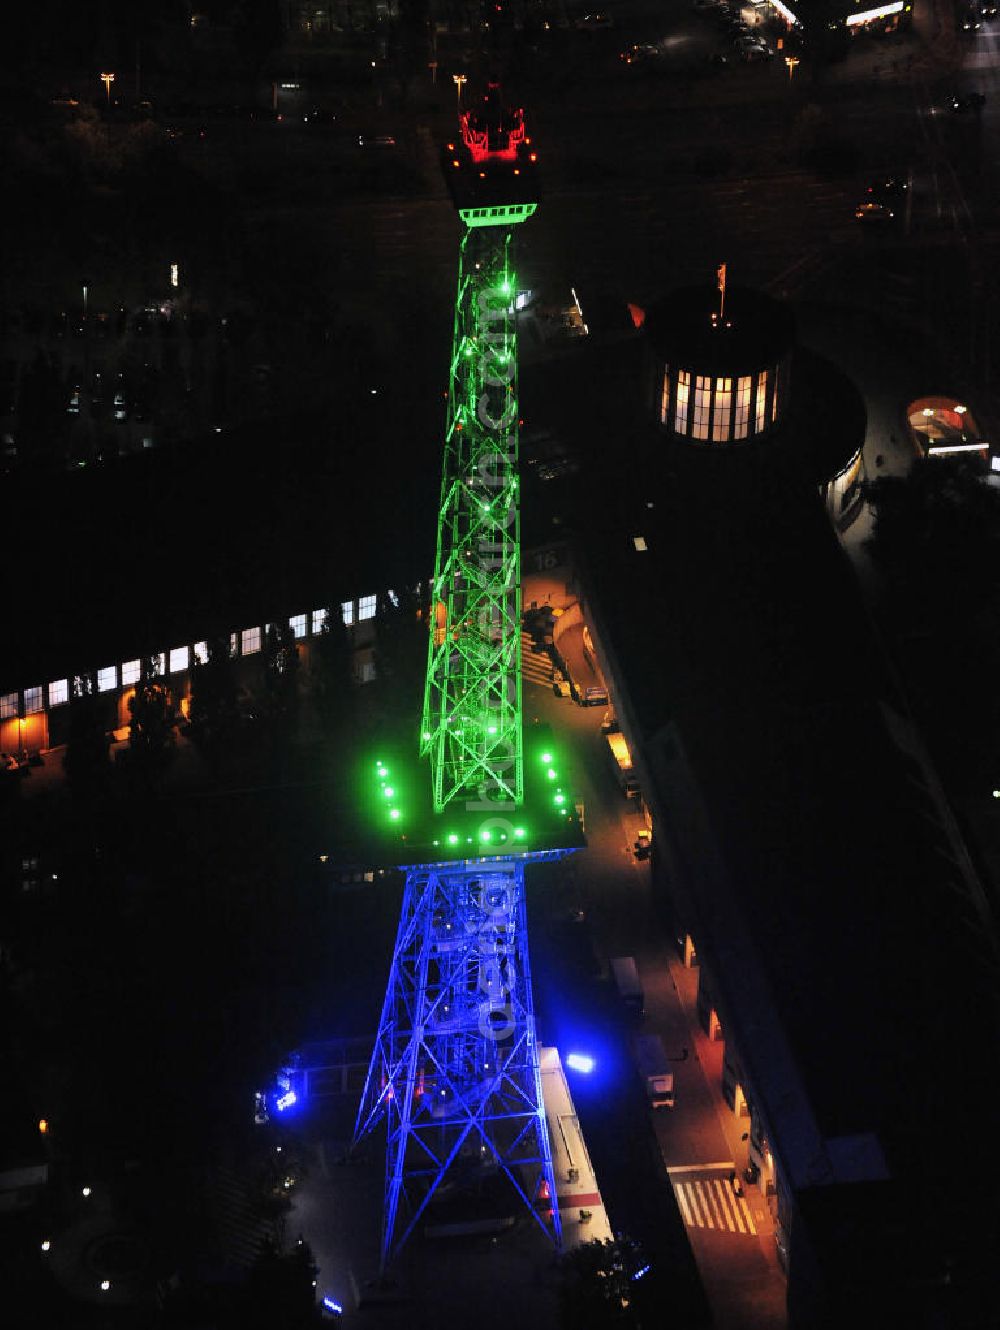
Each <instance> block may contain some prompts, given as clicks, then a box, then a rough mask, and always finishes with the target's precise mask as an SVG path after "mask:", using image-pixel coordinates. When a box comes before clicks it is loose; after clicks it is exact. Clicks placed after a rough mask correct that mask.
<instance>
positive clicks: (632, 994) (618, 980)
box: [611, 956, 646, 1019]
mask: <svg viewBox="0 0 1000 1330" xmlns="http://www.w3.org/2000/svg"><path fill="white" fill-rule="evenodd" d="M611 974H612V977H613V979H614V981H615V988H617V990H618V996H619V997H620V998H621V1000H622V1004H623V1005H624V1006H625V1007H626V1008H627V1009H628V1010H629V1011H630V1012H631V1013H632V1015H633V1016H634V1017H636V1019H639V1018H640V1017H641V1016H642V1013H643V1011H644V1010H645V1007H646V995H645V993H644V992H643V991H642V980H641V979H640V978H639V970H638V967H637V966H636V963H635V957H634V956H615V957H613V958H612V961H611Z"/></svg>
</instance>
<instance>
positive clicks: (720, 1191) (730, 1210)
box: [671, 1175, 757, 1237]
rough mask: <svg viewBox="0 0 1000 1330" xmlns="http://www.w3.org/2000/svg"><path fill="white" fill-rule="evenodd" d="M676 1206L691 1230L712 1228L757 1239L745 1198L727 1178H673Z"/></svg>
mask: <svg viewBox="0 0 1000 1330" xmlns="http://www.w3.org/2000/svg"><path fill="white" fill-rule="evenodd" d="M671 1182H672V1183H673V1188H674V1195H675V1196H676V1197H677V1205H678V1207H679V1208H680V1212H681V1214H682V1215H683V1217H684V1223H685V1224H686V1225H687V1226H688V1228H713V1229H716V1230H717V1231H721V1232H726V1231H728V1232H730V1233H745V1234H747V1235H749V1236H753V1237H756V1236H757V1229H756V1226H755V1224H754V1222H753V1215H752V1214H751V1213H750V1206H749V1205H748V1204H747V1199H746V1197H745V1196H737V1195H736V1193H735V1192H734V1191H733V1187H732V1184H731V1183H730V1181H729V1177H728V1175H726V1176H725V1177H705V1178H685V1179H684V1180H683V1181H681V1180H680V1179H678V1178H671Z"/></svg>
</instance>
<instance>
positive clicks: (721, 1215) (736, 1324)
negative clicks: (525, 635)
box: [524, 570, 785, 1330]
mask: <svg viewBox="0 0 1000 1330" xmlns="http://www.w3.org/2000/svg"><path fill="white" fill-rule="evenodd" d="M543 590H545V591H548V593H549V595H548V596H547V597H545V598H547V599H549V600H550V603H554V604H559V603H560V598H563V599H566V596H565V592H564V591H563V590H562V588H561V586H560V577H559V570H549V571H547V572H546V573H545V574H544V575H530V574H529V575H528V577H526V579H525V584H524V595H525V599H526V601H530V600H532V599H538V598H539V595H540V594H541V592H542V591H543ZM553 593H554V594H553ZM602 714H603V708H584V707H578V706H576V705H575V704H574V703H573V702H571V701H570V700H569V699H564V698H556V697H555V696H554V695H553V693H552V690H551V689H550V688H546V687H544V686H543V685H542V684H539V683H534V682H531V681H526V683H525V723H526V724H531V722H532V721H533V720H534V719H535V718H536V717H537V718H538V719H540V720H541V721H543V722H545V723H548V724H551V725H552V727H553V730H554V731H555V732H556V734H557V735H558V736H559V739H560V741H561V743H562V745H563V746H564V751H565V752H566V754H567V768H568V770H569V772H570V776H571V778H572V780H573V788H574V794H575V796H576V798H577V799H579V800H580V801H582V802H583V804H584V808H585V821H586V835H587V848H586V849H585V850H583V851H581V852H580V853H579V854H576V855H574V856H572V858H571V859H570V860H568V861H566V863H565V865H564V867H563V870H562V873H561V875H560V877H559V878H558V879H557V880H556V882H555V883H553V884H551V885H550V886H549V887H548V891H549V892H550V895H551V898H549V899H546V897H545V896H544V895H543V894H542V892H541V891H539V890H537V889H536V892H535V895H534V897H533V898H532V897H529V910H530V911H531V913H530V924H531V930H532V955H533V957H535V963H534V966H533V969H534V974H535V984H536V989H537V990H538V1003H539V1010H540V1018H541V1020H542V1022H543V1024H542V1037H543V1038H545V1039H552V1038H555V1039H556V1041H557V1042H560V1043H561V1044H562V1046H563V1047H564V1049H565V1050H566V1051H568V1050H569V1042H568V1041H572V1040H574V1039H575V1040H577V1041H578V1042H579V1041H583V1046H584V1048H587V1049H590V1050H593V1051H596V1052H597V1054H598V1059H599V1061H600V1059H601V1057H602V1056H603V1057H604V1059H606V1061H607V1062H608V1063H609V1069H608V1070H607V1071H605V1072H604V1073H602V1072H601V1071H600V1069H599V1070H598V1073H597V1077H598V1078H600V1077H601V1076H602V1074H603V1075H604V1076H607V1077H608V1079H610V1080H611V1082H612V1084H613V1085H614V1090H613V1091H611V1090H610V1087H609V1084H608V1081H607V1080H601V1079H598V1080H597V1084H596V1087H595V1088H594V1089H593V1090H591V1087H589V1086H588V1085H587V1084H586V1083H584V1082H583V1078H577V1080H576V1083H575V1084H574V1086H573V1093H574V1095H575V1097H576V1100H577V1106H578V1108H579V1111H580V1114H581V1118H582V1121H583V1125H584V1130H585V1132H586V1133H587V1137H588V1144H589V1146H590V1150H591V1154H592V1156H593V1158H594V1162H595V1167H596V1169H597V1174H598V1181H599V1183H600V1186H601V1189H602V1193H603V1194H604V1196H605V1202H606V1204H608V1206H609V1215H610V1218H611V1222H612V1225H613V1227H615V1228H619V1227H623V1228H629V1229H631V1225H632V1224H633V1223H634V1224H637V1225H640V1226H641V1225H642V1223H643V1222H644V1218H645V1212H643V1211H641V1210H640V1208H639V1207H638V1206H637V1205H636V1204H635V1202H634V1199H633V1194H634V1193H636V1192H638V1191H640V1190H641V1188H642V1186H643V1185H647V1186H649V1185H652V1184H653V1183H654V1182H655V1183H656V1185H659V1186H661V1187H662V1188H665V1187H666V1181H665V1179H664V1180H663V1181H662V1182H659V1181H657V1180H656V1179H655V1177H654V1173H655V1170H654V1169H653V1168H652V1167H651V1166H650V1165H649V1164H648V1162H647V1163H645V1164H643V1163H642V1161H641V1160H639V1159H637V1158H636V1157H634V1156H632V1157H626V1156H625V1155H623V1154H622V1152H621V1145H620V1142H621V1139H622V1138H623V1137H624V1136H628V1135H629V1134H630V1133H631V1135H632V1136H633V1137H640V1136H641V1135H642V1134H643V1133H644V1132H648V1130H649V1128H650V1127H651V1128H652V1129H653V1131H654V1132H655V1139H656V1143H657V1145H658V1148H659V1154H660V1158H661V1159H662V1163H663V1165H664V1166H665V1167H666V1169H667V1170H668V1171H669V1179H670V1183H671V1187H672V1192H673V1197H674V1202H673V1204H674V1205H675V1207H676V1208H675V1214H676V1215H677V1216H678V1217H679V1220H680V1223H681V1224H683V1227H684V1231H685V1232H686V1235H687V1239H688V1241H689V1243H690V1247H691V1250H692V1251H693V1253H694V1257H695V1260H696V1262H697V1266H698V1271H699V1274H700V1275H701V1278H702V1281H703V1284H704V1288H705V1292H706V1295H707V1297H708V1301H709V1304H710V1307H711V1310H712V1315H713V1319H714V1324H715V1325H716V1326H717V1327H719V1330H777V1328H778V1327H780V1326H782V1325H783V1324H784V1323H785V1313H784V1298H785V1285H784V1277H783V1275H782V1273H781V1271H780V1268H779V1266H778V1261H777V1255H776V1251H775V1243H774V1229H773V1225H772V1223H771V1220H770V1215H769V1213H768V1209H767V1203H766V1200H765V1198H764V1197H763V1196H762V1195H761V1194H760V1193H759V1191H757V1189H756V1188H745V1194H744V1195H743V1196H742V1197H740V1196H736V1195H734V1193H733V1190H732V1188H731V1187H730V1184H729V1174H730V1172H731V1171H736V1170H740V1171H741V1170H742V1168H743V1167H744V1166H745V1162H746V1157H747V1156H746V1151H747V1147H746V1144H745V1143H744V1142H743V1141H742V1139H741V1137H742V1134H743V1132H744V1131H745V1130H747V1129H748V1125H749V1119H747V1118H737V1117H736V1116H735V1115H734V1114H733V1112H732V1110H731V1109H729V1107H728V1106H727V1105H726V1103H725V1101H724V1100H723V1098H722V1094H721V1077H722V1044H721V1042H719V1041H712V1040H710V1039H709V1038H708V1036H707V1035H706V1034H705V1033H704V1031H703V1030H702V1028H701V1026H700V1024H699V1021H698V1017H697V1012H696V1008H695V1001H696V993H697V970H696V969H685V967H684V965H683V963H682V961H681V960H680V958H679V955H678V948H677V945H676V943H675V941H674V939H673V938H671V937H670V935H669V929H668V927H667V925H666V922H665V920H664V919H663V917H662V914H661V912H660V909H659V907H658V904H657V901H656V899H655V898H654V896H653V893H652V889H651V875H650V868H649V864H648V863H646V862H638V861H637V860H636V859H635V856H634V854H633V853H632V845H633V842H634V840H635V838H636V834H637V832H638V830H639V828H640V827H641V826H643V825H644V823H643V820H642V818H641V816H640V814H639V811H638V809H637V806H636V805H635V804H633V803H631V802H629V801H626V800H625V799H623V797H622V795H621V793H620V791H619V789H618V786H617V782H616V780H615V777H614V774H613V772H612V769H611V765H610V762H609V760H608V756H607V754H606V752H605V751H604V750H605V748H606V742H605V740H604V737H603V735H602V734H601V732H600V722H601V717H602ZM577 909H582V910H583V911H584V914H585V923H583V924H573V923H572V922H571V923H569V924H568V925H567V924H564V927H563V929H562V931H561V932H560V933H559V934H558V935H557V937H556V939H555V941H556V944H557V945H559V946H561V947H562V949H563V951H564V952H566V951H568V950H569V948H570V947H571V946H572V945H573V941H572V937H571V934H572V932H573V930H574V929H575V930H576V931H577V932H579V931H580V930H581V929H582V930H584V931H585V932H586V934H587V943H586V946H584V944H583V943H581V941H580V940H579V938H577V940H576V946H577V948H578V949H579V948H583V949H584V950H592V952H593V953H594V960H595V962H596V963H597V965H599V966H600V972H601V973H602V974H606V969H607V961H608V959H609V958H610V957H611V956H615V955H634V956H635V957H636V960H637V963H638V965H639V970H640V975H641V977H642V979H643V984H644V989H645V994H646V1016H645V1018H644V1020H643V1023H642V1027H641V1028H642V1029H643V1030H644V1031H647V1032H655V1033H658V1034H660V1035H661V1036H662V1038H663V1042H664V1046H665V1048H666V1049H667V1051H668V1054H669V1055H670V1056H671V1058H672V1059H673V1060H674V1069H675V1083H676V1094H677V1103H676V1107H675V1108H673V1109H671V1110H660V1111H659V1112H657V1113H655V1114H654V1113H652V1112H651V1111H650V1110H649V1109H647V1108H646V1107H645V1105H644V1104H642V1103H641V1102H640V1103H639V1105H638V1110H637V1109H636V1099H635V1097H634V1096H632V1097H630V1094H629V1082H630V1081H634V1079H635V1076H634V1072H633V1071H632V1064H631V1059H630V1053H629V1047H628V1040H629V1035H630V1029H629V1027H628V1026H627V1025H626V1024H624V1023H623V1022H622V1020H621V1019H620V1014H619V1013H618V1012H617V1003H616V1002H615V999H614V996H613V993H612V992H611V984H610V981H609V980H608V979H607V978H603V979H601V980H599V981H598V980H596V979H595V978H594V976H593V974H591V975H584V974H582V973H581V972H580V971H581V969H582V968H583V967H579V968H578V970H577V973H576V975H575V978H568V976H567V974H566V973H565V971H564V970H560V971H559V972H558V974H557V976H556V977H555V979H554V977H553V975H551V974H549V973H547V971H546V966H545V964H544V963H540V962H543V961H545V960H547V959H548V951H549V940H548V939H546V938H545V934H546V932H548V931H550V930H551V927H552V923H551V921H552V920H553V918H559V917H561V918H562V919H563V920H565V919H567V918H570V919H572V917H573V916H574V912H575V911H576V910H577ZM540 952H541V956H540V955H539V953H540ZM568 982H570V983H572V985H573V991H572V994H571V995H570V996H567V994H566V992H565V988H566V985H567V983H568ZM554 986H557V987H558V989H559V993H558V995H554V994H553V993H552V991H551V990H552V988H553V987H554ZM595 988H596V989H603V990H604V994H605V997H606V999H607V1000H609V1001H610V1006H611V1011H612V1013H613V1015H612V1018H611V1019H608V1018H607V1011H608V1007H607V1005H605V1006H603V1007H602V1006H601V1005H600V1004H599V1003H598V1002H596V1000H595ZM588 1019H589V1020H590V1021H592V1022H593V1023H594V1028H591V1027H590V1026H588ZM546 1021H547V1022H548V1024H546V1023H545V1022H546ZM552 1027H554V1029H553V1028H552ZM588 1039H589V1040H590V1042H589V1043H588V1042H587V1040H588ZM636 1111H638V1112H639V1113H640V1114H642V1115H643V1119H644V1120H643V1121H641V1122H636V1120H635V1118H634V1116H632V1117H630V1115H632V1114H634V1113H635V1112H636ZM630 1122H631V1126H629V1125H628V1124H629V1123H630ZM602 1164H603V1165H604V1172H603V1174H602ZM638 1169H643V1170H644V1173H645V1174H646V1176H644V1177H642V1178H640V1177H638V1176H637V1175H636V1170H638Z"/></svg>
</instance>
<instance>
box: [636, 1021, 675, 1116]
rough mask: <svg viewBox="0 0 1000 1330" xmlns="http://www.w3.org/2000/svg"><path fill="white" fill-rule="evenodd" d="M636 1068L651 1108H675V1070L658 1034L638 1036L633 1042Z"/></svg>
mask: <svg viewBox="0 0 1000 1330" xmlns="http://www.w3.org/2000/svg"><path fill="white" fill-rule="evenodd" d="M632 1047H633V1048H634V1050H635V1061H636V1066H637V1067H638V1068H639V1074H640V1076H641V1077H642V1079H643V1083H644V1085H645V1087H646V1098H647V1099H648V1100H649V1103H650V1107H651V1108H673V1106H674V1069H673V1067H671V1065H670V1059H669V1058H668V1057H667V1053H666V1049H665V1048H664V1047H663V1040H662V1039H661V1038H660V1036H659V1035H658V1034H637V1035H636V1036H635V1039H634V1040H633V1041H632Z"/></svg>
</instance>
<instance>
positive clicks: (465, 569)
mask: <svg viewBox="0 0 1000 1330" xmlns="http://www.w3.org/2000/svg"><path fill="white" fill-rule="evenodd" d="M511 239H512V237H511V231H510V229H509V225H506V226H495V227H492V226H491V227H486V226H474V227H470V228H469V229H467V230H466V232H465V235H464V236H463V237H462V243H461V249H460V253H459V265H458V294H457V297H456V300H455V331H454V337H453V341H452V357H451V378H450V385H449V394H448V421H447V430H446V434H445V448H444V468H443V473H442V480H441V504H440V511H439V514H438V541H437V557H436V561H435V571H434V583H433V594H432V602H431V615H432V620H431V634H430V638H429V642H428V655H427V677H426V686H425V691H424V710H423V728H422V736H421V752H422V753H424V754H427V755H429V756H430V759H431V771H432V782H433V798H434V808H435V809H436V810H438V811H440V810H441V809H443V808H444V807H445V806H446V805H447V804H448V803H450V802H451V801H452V800H454V799H460V798H462V799H465V798H468V797H470V795H472V796H476V797H478V798H480V799H489V800H496V801H498V802H500V803H501V804H506V805H507V806H508V807H514V806H517V805H519V804H520V803H521V802H522V800H523V798H524V759H523V752H522V746H521V744H522V740H521V634H520V619H521V574H520V529H519V515H518V495H517V483H518V482H517V451H518V449H517V443H518V418H517V409H518V408H517V326H516V315H515V310H514V300H515V291H516V284H515V279H514V275H513V273H512V271H511V265H510V258H511V253H510V251H511Z"/></svg>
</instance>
